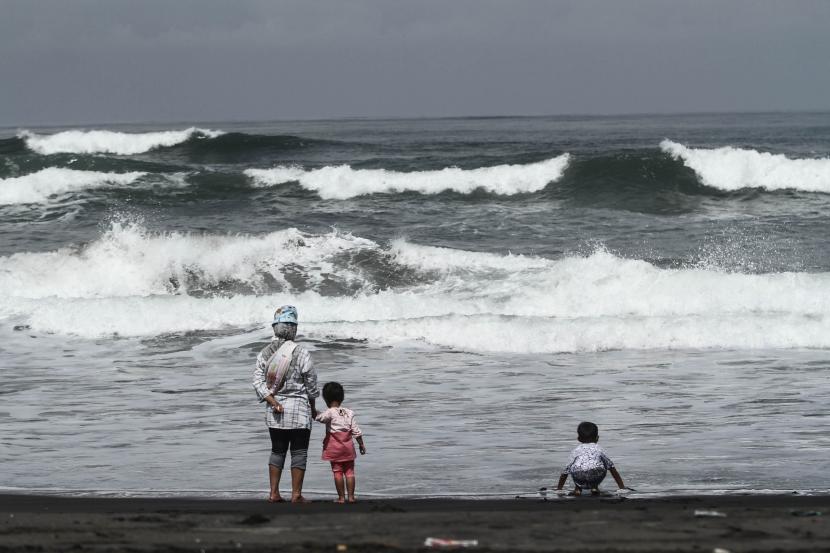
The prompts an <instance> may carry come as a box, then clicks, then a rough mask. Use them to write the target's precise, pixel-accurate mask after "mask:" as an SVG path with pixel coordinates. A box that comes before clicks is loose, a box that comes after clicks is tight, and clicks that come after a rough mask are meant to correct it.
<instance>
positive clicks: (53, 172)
mask: <svg viewBox="0 0 830 553" xmlns="http://www.w3.org/2000/svg"><path fill="white" fill-rule="evenodd" d="M144 175H145V173H141V172H130V173H99V172H97V171H76V170H74V169H64V168H59V167H48V168H46V169H41V170H40V171H38V172H36V173H30V174H28V175H23V176H22V177H11V178H7V179H0V205H9V204H27V203H40V202H45V201H46V200H48V199H49V197H50V196H54V195H59V194H65V193H68V192H74V191H77V190H87V189H91V188H101V187H104V186H113V185H117V186H125V185H129V184H132V183H134V182H135V181H136V179H138V178H140V177H142V176H144Z"/></svg>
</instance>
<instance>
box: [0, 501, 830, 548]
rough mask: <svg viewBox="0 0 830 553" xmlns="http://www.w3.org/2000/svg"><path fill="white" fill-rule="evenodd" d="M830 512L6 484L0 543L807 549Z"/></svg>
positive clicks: (821, 542)
mask: <svg viewBox="0 0 830 553" xmlns="http://www.w3.org/2000/svg"><path fill="white" fill-rule="evenodd" d="M695 511H698V514H697V515H696V514H695ZM828 517H830V495H820V496H805V495H793V494H788V495H760V494H759V495H740V496H738V495H732V496H700V495H696V496H683V497H662V498H624V497H616V496H611V497H606V496H603V497H581V498H573V499H569V500H551V501H544V500H541V499H366V500H362V501H360V502H359V503H357V504H355V505H335V504H334V503H331V502H330V500H328V499H327V500H319V501H314V502H312V503H311V504H308V505H292V504H288V503H286V504H269V503H267V502H266V501H264V500H254V499H206V498H182V497H177V498H171V497H140V498H107V497H66V496H51V495H29V494H7V493H6V494H0V520H2V521H3V523H2V525H0V552H22V551H55V550H61V551H62V550H69V549H73V550H77V551H84V550H95V551H116V550H117V551H125V550H126V551H194V552H199V553H201V552H202V551H205V552H207V551H214V552H215V551H244V550H257V551H262V550H263V549H266V548H267V549H275V550H276V549H279V550H280V551H304V552H315V551H321V552H322V551H327V552H331V551H344V549H342V546H345V547H346V549H345V551H419V550H423V549H424V541H425V540H426V538H428V537H432V538H450V539H461V540H477V541H478V547H477V548H476V549H478V550H480V551H545V550H557V551H666V550H672V551H713V550H714V549H715V548H720V549H725V550H729V551H748V550H751V551H814V550H817V549H830V524H828ZM338 547H341V548H340V549H338Z"/></svg>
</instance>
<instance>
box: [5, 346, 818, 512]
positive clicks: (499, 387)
mask: <svg viewBox="0 0 830 553" xmlns="http://www.w3.org/2000/svg"><path fill="white" fill-rule="evenodd" d="M266 337H267V335H266V336H264V335H263V333H262V332H261V331H254V332H250V333H247V334H242V335H234V336H224V337H214V338H212V339H210V338H208V339H207V340H206V341H203V338H200V339H196V338H194V339H192V340H191V342H195V343H192V344H188V343H187V342H188V340H186V339H181V338H178V337H177V338H175V339H170V340H150V341H137V340H112V341H107V342H100V343H99V344H98V345H97V346H98V347H97V348H92V347H90V344H88V343H86V342H84V341H74V342H70V343H67V341H66V340H65V339H60V340H56V339H55V338H52V337H37V338H30V337H28V336H23V335H22V334H20V333H18V337H17V340H21V341H25V340H30V341H34V342H38V346H37V349H38V350H39V351H44V352H48V353H44V355H42V356H41V357H40V358H39V359H35V358H30V359H27V360H26V362H25V364H22V363H21V362H20V361H21V360H20V358H19V357H16V356H15V355H14V354H10V353H9V350H8V349H6V348H4V351H3V353H2V362H3V365H4V366H7V367H8V366H10V365H11V364H12V363H17V365H16V367H17V369H16V370H10V369H8V368H7V369H5V370H4V373H3V379H2V386H0V394H2V397H3V408H2V410H1V411H2V412H0V433H1V434H2V436H3V468H4V475H5V476H4V480H5V483H8V484H13V485H14V486H15V487H21V488H26V489H40V490H60V491H64V492H71V493H77V492H80V491H84V490H87V491H88V490H92V491H97V492H105V493H117V494H123V493H126V494H145V493H151V494H174V495H175V494H184V495H190V494H197V495H211V496H212V495H234V496H249V495H250V496H256V495H259V494H260V493H261V490H262V489H263V486H264V485H265V475H266V471H265V469H266V463H267V456H268V448H269V442H268V436H267V431H266V430H265V428H264V424H263V419H264V413H263V412H262V410H261V408H260V407H259V406H258V405H257V403H256V398H255V396H254V394H253V391H252V389H251V387H250V383H249V380H250V374H251V360H252V359H253V357H254V355H255V351H256V350H257V349H258V348H259V346H260V345H262V344H264V342H263V339H264V338H266ZM15 345H16V346H18V347H22V346H20V345H19V344H15ZM44 347H45V348H46V349H45V350H44V349H43V348H44ZM310 347H311V348H312V351H313V357H314V360H315V363H316V365H317V367H318V371H319V373H320V378H321V380H323V381H327V380H337V381H340V382H344V383H346V388H347V402H346V403H347V405H350V406H351V407H352V408H353V409H354V410H355V411H356V412H357V413H358V416H359V422H360V424H361V426H362V427H363V429H364V432H365V434H366V438H365V439H366V444H367V447H368V454H367V455H366V456H364V457H361V458H360V459H358V461H357V470H358V480H359V490H360V491H361V492H364V493H367V494H378V495H383V496H406V495H464V496H490V495H503V494H506V495H510V494H514V493H522V492H530V491H533V490H535V489H537V488H538V487H541V486H547V487H552V486H553V485H555V481H556V478H557V477H558V471H559V470H560V469H561V468H562V466H563V465H564V463H565V462H566V459H567V455H568V452H569V451H570V449H571V448H572V447H574V446H575V444H576V440H575V428H576V425H577V424H578V423H579V422H580V421H582V420H592V421H595V422H597V424H598V425H599V426H600V443H601V444H602V445H603V447H605V448H606V450H607V451H608V452H609V454H610V455H611V457H612V459H613V460H614V461H615V463H616V464H617V466H618V468H619V470H620V472H621V473H622V475H623V477H624V479H625V481H626V483H627V484H628V485H629V486H631V487H633V488H635V489H636V490H637V491H638V492H643V493H689V492H696V493H718V492H722V491H727V492H728V491H732V492H736V491H746V490H783V491H792V490H799V491H817V490H827V489H828V485H827V480H826V476H824V474H823V471H824V467H826V452H827V448H828V446H830V432H828V430H830V416H828V414H827V412H826V409H824V406H825V405H827V404H828V401H830V397H829V396H830V391H828V389H827V386H826V378H825V375H826V371H827V370H828V366H830V356H828V354H827V352H823V351H810V350H804V351H788V352H786V355H785V356H782V354H781V352H776V351H751V352H749V351H673V352H654V351H650V352H623V351H611V352H601V353H593V354H586V353H580V354H556V355H515V354H511V355H503V354H501V355H499V354H488V355H481V354H475V353H464V352H452V351H447V350H440V349H434V348H428V347H410V348H374V347H371V346H369V345H367V344H362V343H350V344H344V343H337V342H317V343H311V344H310ZM93 349H99V351H98V353H97V355H93V354H91V350H93ZM322 434H323V431H322V428H321V425H318V426H317V427H316V428H315V430H314V432H313V437H312V448H311V452H312V455H311V458H312V461H311V463H310V466H309V471H308V475H307V488H308V489H309V490H310V491H311V492H312V495H314V492H320V493H323V494H326V493H330V490H331V488H332V487H331V483H330V472H329V469H328V464H327V463H325V462H323V461H320V460H318V455H317V452H319V450H320V446H319V443H320V441H321V440H322ZM609 478H610V477H609ZM606 485H607V486H608V487H609V488H613V482H609V483H607V484H606Z"/></svg>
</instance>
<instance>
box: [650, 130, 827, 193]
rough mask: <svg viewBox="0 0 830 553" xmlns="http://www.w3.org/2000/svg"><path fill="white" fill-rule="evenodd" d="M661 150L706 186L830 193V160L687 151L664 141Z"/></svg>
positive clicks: (738, 151)
mask: <svg viewBox="0 0 830 553" xmlns="http://www.w3.org/2000/svg"><path fill="white" fill-rule="evenodd" d="M660 148H661V149H662V150H663V151H664V152H666V153H667V154H670V155H672V156H673V157H674V158H676V159H682V160H683V163H684V164H685V165H686V166H687V167H689V168H690V169H692V170H693V171H694V172H695V173H697V175H698V177H699V178H700V180H701V181H702V182H703V184H705V185H706V186H711V187H713V188H719V189H721V190H739V189H741V188H764V189H766V190H781V189H787V188H789V189H794V190H804V191H807V192H826V193H830V158H821V159H790V158H788V157H786V156H784V155H782V154H771V153H767V152H757V151H755V150H743V149H739V148H732V147H724V148H715V149H695V148H688V147H686V146H684V145H683V144H678V143H677V142H672V141H671V140H663V141H662V142H661V143H660Z"/></svg>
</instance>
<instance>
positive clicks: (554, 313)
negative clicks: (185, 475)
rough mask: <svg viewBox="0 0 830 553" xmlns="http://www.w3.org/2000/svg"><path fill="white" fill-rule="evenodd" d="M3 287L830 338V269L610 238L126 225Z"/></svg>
mask: <svg viewBox="0 0 830 553" xmlns="http://www.w3.org/2000/svg"><path fill="white" fill-rule="evenodd" d="M384 279H385V280H384ZM0 290H2V291H3V292H2V296H0V320H5V321H6V322H5V324H9V325H12V324H21V325H27V326H28V327H29V328H31V329H32V330H33V331H36V332H53V333H60V334H65V333H69V334H76V335H80V336H84V337H100V336H109V335H114V334H117V335H123V336H141V337H144V336H157V335H161V334H166V333H177V332H189V331H200V330H222V329H239V328H257V327H264V326H265V325H266V324H267V321H268V317H269V315H270V313H271V311H272V309H273V307H274V306H275V305H278V304H280V303H287V302H291V303H294V304H296V305H298V306H300V311H301V320H302V325H303V326H302V331H303V333H305V334H306V335H307V336H311V337H315V338H319V339H324V340H325V339H332V338H335V339H336V338H358V339H365V340H369V341H370V342H373V343H378V344H392V345H394V344H411V343H413V342H415V343H418V342H420V343H425V344H429V345H432V346H438V347H448V348H456V349H464V350H470V351H511V352H518V353H532V352H563V351H598V350H607V349H686V348H748V349H754V348H795V347H830V273H768V274H742V273H727V272H723V271H720V270H717V269H707V268H693V267H689V268H680V269H661V268H658V267H656V266H654V265H652V264H650V263H647V262H645V261H641V260H636V259H624V258H620V257H618V256H615V255H613V254H612V253H609V252H607V251H603V250H598V251H595V252H594V253H592V254H590V255H586V256H573V257H565V258H561V259H548V258H544V257H537V256H521V255H501V254H494V253H482V252H472V251H463V250H453V249H448V248H439V247H432V246H424V245H416V244H412V243H409V242H407V241H404V240H399V241H395V242H393V243H391V244H388V245H381V244H378V243H375V242H373V241H371V240H366V239H363V238H359V237H355V236H352V235H343V234H339V233H336V232H332V233H329V234H323V235H310V234H306V233H302V232H300V231H298V230H296V229H286V230H281V231H277V232H273V233H269V234H264V235H256V236H252V235H212V234H182V233H151V232H148V231H147V230H146V229H143V228H142V227H140V226H137V225H131V224H121V223H117V224H113V225H112V227H111V228H110V229H109V230H108V231H107V232H105V233H104V234H103V235H102V236H101V237H100V238H99V239H98V240H96V241H94V242H92V243H90V244H87V245H85V246H82V247H77V248H66V249H61V250H56V251H52V252H44V253H18V254H13V255H11V256H7V257H0Z"/></svg>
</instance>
